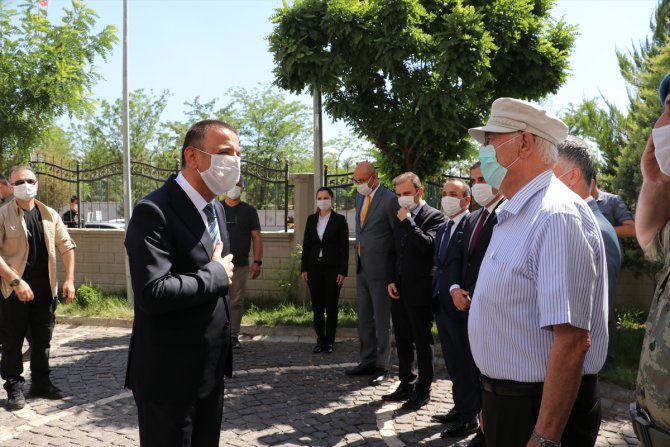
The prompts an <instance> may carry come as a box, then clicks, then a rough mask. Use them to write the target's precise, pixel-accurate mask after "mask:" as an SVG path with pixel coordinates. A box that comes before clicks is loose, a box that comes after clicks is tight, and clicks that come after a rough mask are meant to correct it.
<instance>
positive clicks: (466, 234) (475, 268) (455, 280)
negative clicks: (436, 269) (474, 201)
mask: <svg viewBox="0 0 670 447" xmlns="http://www.w3.org/2000/svg"><path fill="white" fill-rule="evenodd" d="M503 203H505V199H502V200H501V201H500V202H498V204H497V205H496V207H495V208H494V209H493V212H492V213H491V215H489V216H488V218H487V219H486V223H485V224H484V228H482V231H481V233H479V237H478V238H477V243H476V246H475V247H474V248H473V250H472V253H470V251H469V249H468V248H469V244H470V239H472V233H473V232H474V231H475V227H476V226H477V221H478V220H479V216H480V215H481V214H482V212H483V210H484V207H482V208H480V209H478V210H477V211H475V212H474V213H470V214H469V215H468V216H467V217H465V218H464V219H463V220H464V221H465V224H464V227H463V236H462V237H461V243H460V245H459V247H458V248H459V249H458V250H457V257H456V259H454V261H453V262H452V263H451V267H450V268H449V273H450V277H451V284H450V287H451V285H454V284H458V285H460V286H461V289H463V290H467V291H469V292H470V297H471V298H472V296H473V295H474V292H475V285H476V283H477V278H478V277H479V268H480V267H481V266H482V261H483V260H484V256H485V255H486V249H487V248H488V246H489V242H491V236H493V227H495V225H496V224H497V223H498V214H497V213H496V210H497V209H498V207H500V205H502V204H503Z"/></svg>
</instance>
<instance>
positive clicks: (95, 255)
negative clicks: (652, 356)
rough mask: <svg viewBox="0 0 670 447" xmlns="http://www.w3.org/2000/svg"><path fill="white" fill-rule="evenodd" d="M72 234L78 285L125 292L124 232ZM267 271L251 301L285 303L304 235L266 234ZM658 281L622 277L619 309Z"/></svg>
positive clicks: (251, 284) (344, 296)
mask: <svg viewBox="0 0 670 447" xmlns="http://www.w3.org/2000/svg"><path fill="white" fill-rule="evenodd" d="M70 234H71V235H72V238H73V239H74V240H75V242H76V244H77V251H76V265H75V283H76V285H80V284H86V283H91V284H93V285H95V286H97V287H99V288H100V289H101V290H103V291H109V292H117V291H123V290H124V289H125V274H124V262H125V248H124V246H123V239H124V234H125V233H124V232H123V230H93V229H91V230H87V229H77V228H73V229H70ZM262 235H263V251H264V254H263V268H262V270H261V275H260V277H258V278H257V279H255V280H249V281H248V282H247V296H249V297H251V298H254V297H256V298H274V299H277V300H279V299H281V297H282V293H281V290H280V288H279V287H278V285H277V281H278V280H279V279H281V278H282V277H286V273H285V272H286V270H287V269H288V264H289V263H290V262H298V270H299V260H295V261H294V260H293V258H291V256H290V254H291V253H294V252H295V250H296V242H297V243H301V242H302V234H301V235H300V237H299V238H298V241H296V240H295V238H294V233H293V232H292V231H289V232H288V233H284V232H263V233H262ZM355 255H356V254H355V251H354V240H353V239H350V240H349V275H348V277H347V279H346V280H345V281H344V286H343V287H342V292H341V293H340V299H341V300H342V301H346V302H351V303H355V302H356V278H355V275H356V257H355ZM58 270H59V275H58V278H59V280H62V278H63V274H62V264H61V263H60V262H59V268H58ZM654 285H655V283H654V281H653V280H652V279H651V278H649V277H648V276H647V275H641V276H640V277H638V278H635V277H633V275H632V274H631V273H630V272H628V271H623V272H621V274H620V275H619V281H618V284H617V295H616V302H615V303H616V306H617V307H639V308H645V309H646V308H648V307H649V304H650V302H651V297H652V294H653V292H654ZM300 294H301V295H300V296H301V297H302V299H303V300H304V301H305V302H307V301H308V300H309V294H308V291H307V287H305V285H304V284H302V283H300Z"/></svg>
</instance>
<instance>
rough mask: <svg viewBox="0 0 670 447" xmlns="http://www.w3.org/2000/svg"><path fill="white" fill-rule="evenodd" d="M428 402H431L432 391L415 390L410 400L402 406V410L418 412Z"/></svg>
mask: <svg viewBox="0 0 670 447" xmlns="http://www.w3.org/2000/svg"><path fill="white" fill-rule="evenodd" d="M428 402H430V391H416V390H414V392H413V393H412V396H411V397H410V398H409V400H408V401H407V402H405V403H404V404H402V409H403V410H408V411H417V410H418V409H420V408H421V407H423V406H424V405H426V404H427V403H428Z"/></svg>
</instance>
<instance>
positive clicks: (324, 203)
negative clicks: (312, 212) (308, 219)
mask: <svg viewBox="0 0 670 447" xmlns="http://www.w3.org/2000/svg"><path fill="white" fill-rule="evenodd" d="M331 206H332V201H331V200H330V199H323V200H317V201H316V207H317V208H319V209H320V210H322V211H326V210H329V209H330V207H331Z"/></svg>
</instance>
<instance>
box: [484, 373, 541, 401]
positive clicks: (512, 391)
mask: <svg viewBox="0 0 670 447" xmlns="http://www.w3.org/2000/svg"><path fill="white" fill-rule="evenodd" d="M480 383H481V386H482V391H486V392H487V393H492V394H495V395H497V396H508V397H529V396H541V395H542V388H543V387H544V383H543V382H515V381H514V380H498V379H491V378H489V377H486V376H482V378H481V380H480Z"/></svg>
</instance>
